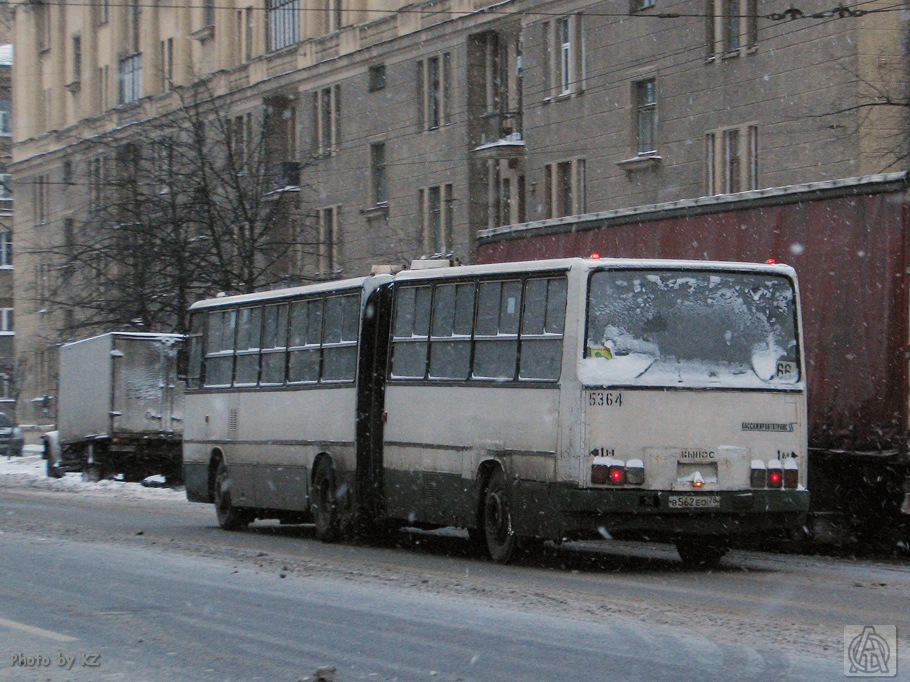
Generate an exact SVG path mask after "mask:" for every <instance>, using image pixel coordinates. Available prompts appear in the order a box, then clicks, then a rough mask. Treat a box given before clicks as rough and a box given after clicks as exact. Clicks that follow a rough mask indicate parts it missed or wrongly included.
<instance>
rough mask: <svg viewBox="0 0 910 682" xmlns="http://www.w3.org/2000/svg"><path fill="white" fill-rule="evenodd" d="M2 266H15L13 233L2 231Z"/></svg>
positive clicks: (0, 261)
mask: <svg viewBox="0 0 910 682" xmlns="http://www.w3.org/2000/svg"><path fill="white" fill-rule="evenodd" d="M0 267H4V268H11V267H13V233H12V232H3V233H0Z"/></svg>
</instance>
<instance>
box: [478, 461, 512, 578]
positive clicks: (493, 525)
mask: <svg viewBox="0 0 910 682" xmlns="http://www.w3.org/2000/svg"><path fill="white" fill-rule="evenodd" d="M483 531H484V533H483V534H484V536H485V537H486V541H487V553H488V554H489V555H490V558H491V559H492V560H493V561H495V562H496V563H498V564H507V563H509V561H511V559H512V556H513V554H514V553H515V549H516V546H517V544H518V542H517V538H516V537H515V530H514V528H513V527H512V501H511V499H510V497H509V490H508V487H507V485H506V476H505V474H504V473H503V472H502V469H496V470H495V471H494V472H493V473H492V475H491V476H490V480H489V481H488V482H487V487H486V490H485V491H484V496H483Z"/></svg>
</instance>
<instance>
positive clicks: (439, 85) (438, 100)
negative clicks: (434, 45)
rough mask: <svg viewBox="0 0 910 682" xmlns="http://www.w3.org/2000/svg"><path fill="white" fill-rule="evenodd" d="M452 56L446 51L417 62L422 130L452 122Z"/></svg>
mask: <svg viewBox="0 0 910 682" xmlns="http://www.w3.org/2000/svg"><path fill="white" fill-rule="evenodd" d="M451 74H452V57H451V55H450V54H449V53H448V52H446V53H444V54H442V55H440V56H437V57H429V58H428V59H422V60H420V61H418V62H417V106H418V107H419V110H418V113H419V120H420V128H421V130H436V129H437V128H440V127H441V126H444V125H447V124H448V123H450V122H451V120H450V118H451V117H450V110H451V104H452V87H451V83H452V75H451Z"/></svg>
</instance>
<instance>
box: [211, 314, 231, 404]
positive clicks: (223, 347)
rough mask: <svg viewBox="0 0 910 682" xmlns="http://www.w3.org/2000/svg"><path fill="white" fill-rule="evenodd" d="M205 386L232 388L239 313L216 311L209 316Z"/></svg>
mask: <svg viewBox="0 0 910 682" xmlns="http://www.w3.org/2000/svg"><path fill="white" fill-rule="evenodd" d="M206 321H207V324H208V329H207V330H206V349H205V350H206V354H205V385H206V386H230V385H231V379H232V375H233V370H234V336H235V333H236V330H237V311H236V310H234V309H230V310H215V311H212V312H210V313H209V314H208V316H207V320H206Z"/></svg>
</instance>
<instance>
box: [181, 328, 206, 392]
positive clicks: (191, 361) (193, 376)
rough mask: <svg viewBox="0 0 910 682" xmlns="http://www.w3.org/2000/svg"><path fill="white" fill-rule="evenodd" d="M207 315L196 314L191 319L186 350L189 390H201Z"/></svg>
mask: <svg viewBox="0 0 910 682" xmlns="http://www.w3.org/2000/svg"><path fill="white" fill-rule="evenodd" d="M204 321H205V315H204V314H202V313H196V314H195V315H193V316H192V317H191V318H190V333H189V337H188V339H187V345H186V350H185V351H184V352H185V354H186V368H185V372H186V377H185V378H186V385H187V388H199V382H200V379H201V377H202V358H203V354H202V351H203V347H202V325H203V322H204Z"/></svg>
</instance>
